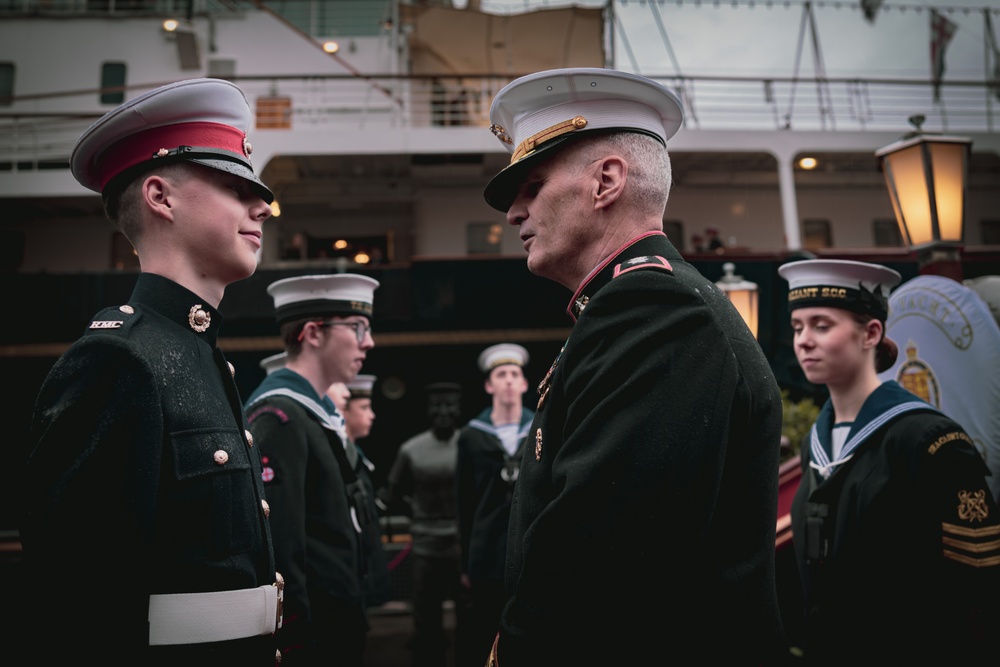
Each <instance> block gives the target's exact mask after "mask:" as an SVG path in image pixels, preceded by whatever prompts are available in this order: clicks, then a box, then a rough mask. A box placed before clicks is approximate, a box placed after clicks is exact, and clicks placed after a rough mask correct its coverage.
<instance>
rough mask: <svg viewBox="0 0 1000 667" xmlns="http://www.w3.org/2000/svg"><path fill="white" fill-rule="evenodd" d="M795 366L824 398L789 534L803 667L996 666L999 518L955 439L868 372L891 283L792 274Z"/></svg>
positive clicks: (806, 442)
mask: <svg viewBox="0 0 1000 667" xmlns="http://www.w3.org/2000/svg"><path fill="white" fill-rule="evenodd" d="M778 273H779V274H780V275H781V276H782V277H783V278H785V279H786V280H788V283H789V304H788V305H789V310H790V312H791V321H792V330H793V332H794V343H793V344H794V346H795V355H796V357H797V358H798V360H799V364H800V366H802V369H803V372H804V373H805V375H806V378H807V379H808V380H809V381H810V382H814V383H817V384H825V385H826V386H827V388H828V389H829V391H830V398H829V399H828V400H827V401H826V403H825V404H824V405H823V408H822V410H821V411H820V415H819V417H818V419H817V421H816V423H815V424H814V425H813V428H812V430H811V432H810V433H809V434H808V435H807V436H806V437H805V438H804V439H803V442H802V448H801V455H802V480H801V482H800V485H799V488H798V491H797V492H796V495H795V499H794V501H793V505H792V534H793V542H794V545H795V555H796V560H797V561H798V565H799V571H800V574H801V578H802V585H803V591H804V598H805V647H804V649H805V657H806V661H807V662H808V663H810V664H818V665H843V664H848V663H863V664H890V663H891V664H918V663H919V664H923V663H927V664H954V665H969V664H984V663H983V662H982V661H983V660H988V661H989V663H995V662H996V660H997V657H996V655H997V654H996V632H997V628H998V627H1000V612H998V605H997V600H998V599H1000V589H998V582H1000V579H998V577H1000V516H998V512H997V507H996V503H995V501H994V499H993V497H992V495H991V493H990V491H989V488H988V487H987V485H986V479H985V477H986V475H987V474H988V471H987V468H986V465H985V463H984V462H983V460H982V457H981V456H980V454H979V452H978V451H977V450H976V448H975V446H974V445H973V443H972V440H971V438H969V436H968V435H967V434H966V432H965V431H964V430H963V429H962V427H961V426H960V425H959V424H957V423H956V422H954V421H953V420H952V419H950V418H948V417H946V416H945V415H943V414H942V413H940V412H939V411H937V410H936V409H935V408H933V407H932V406H931V405H930V404H928V403H926V402H924V401H923V400H920V399H919V398H917V397H916V396H915V395H913V394H911V393H909V392H908V391H906V390H904V389H903V388H902V387H901V386H900V385H899V384H897V383H896V382H895V381H893V380H889V381H886V382H882V381H881V380H880V379H879V377H878V375H877V373H878V372H881V371H883V370H885V369H887V368H889V367H891V366H892V365H893V363H895V360H896V357H897V354H898V349H897V347H896V344H895V343H894V342H893V341H891V340H890V339H888V338H885V321H886V318H887V316H888V307H889V304H888V296H889V291H890V290H891V288H892V287H894V286H895V285H897V284H898V283H899V279H900V276H899V274H898V273H897V272H895V271H893V270H892V269H889V268H886V267H884V266H881V265H877V264H867V263H863V262H853V261H847V260H808V261H803V262H792V263H789V264H785V265H783V266H781V267H780V268H779V269H778Z"/></svg>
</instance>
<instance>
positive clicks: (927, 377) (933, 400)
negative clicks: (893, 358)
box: [896, 340, 941, 409]
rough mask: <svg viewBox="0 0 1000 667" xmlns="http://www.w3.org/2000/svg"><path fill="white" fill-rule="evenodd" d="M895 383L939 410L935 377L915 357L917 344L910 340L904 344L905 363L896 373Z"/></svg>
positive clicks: (939, 404) (939, 401)
mask: <svg viewBox="0 0 1000 667" xmlns="http://www.w3.org/2000/svg"><path fill="white" fill-rule="evenodd" d="M896 382H898V383H899V384H900V386H901V387H903V389H906V390H907V391H908V392H910V393H911V394H915V395H917V396H919V397H920V398H922V399H924V400H925V401H927V402H928V403H930V404H931V405H933V406H934V407H935V408H938V409H940V408H941V389H940V387H939V386H938V381H937V377H935V375H934V371H933V370H932V369H931V367H930V366H928V365H927V363H926V362H924V361H923V360H922V359H920V358H918V357H917V344H916V343H915V342H913V341H912V340H911V341H909V342H908V343H907V344H906V361H905V362H903V363H902V364H901V365H900V367H899V371H897V372H896Z"/></svg>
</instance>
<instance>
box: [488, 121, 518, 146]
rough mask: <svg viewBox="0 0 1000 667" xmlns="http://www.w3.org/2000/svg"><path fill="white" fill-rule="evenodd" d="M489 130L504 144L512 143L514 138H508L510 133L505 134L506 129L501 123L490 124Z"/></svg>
mask: <svg viewBox="0 0 1000 667" xmlns="http://www.w3.org/2000/svg"><path fill="white" fill-rule="evenodd" d="M490 132H492V133H493V134H494V136H496V138H497V139H499V140H500V141H502V142H504V143H505V144H513V143H514V140H513V139H511V138H510V135H509V134H507V130H505V129H504V128H503V126H502V125H496V124H494V125H490Z"/></svg>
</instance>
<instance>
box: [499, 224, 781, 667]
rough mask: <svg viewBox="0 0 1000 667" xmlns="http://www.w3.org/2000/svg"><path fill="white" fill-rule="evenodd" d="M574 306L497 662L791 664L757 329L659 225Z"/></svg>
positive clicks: (774, 420) (769, 395) (535, 448)
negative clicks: (786, 658) (780, 598)
mask: <svg viewBox="0 0 1000 667" xmlns="http://www.w3.org/2000/svg"><path fill="white" fill-rule="evenodd" d="M571 314H572V315H573V316H574V317H575V318H576V320H577V321H576V324H575V326H574V328H573V331H572V332H571V334H570V336H569V338H568V339H567V341H566V343H565V346H564V348H563V350H562V352H561V354H560V356H559V357H558V359H557V360H556V361H555V363H554V365H553V366H554V367H553V369H552V372H551V376H550V377H549V380H548V383H547V384H548V388H547V390H546V389H544V388H543V389H542V394H543V395H542V396H541V397H540V401H539V404H538V407H537V411H536V413H535V420H534V423H533V424H532V425H531V432H530V433H529V434H528V442H527V443H526V447H525V451H524V457H523V460H522V463H521V472H520V477H519V478H518V481H517V485H516V487H515V491H514V501H513V506H512V507H511V519H510V534H509V540H508V544H507V564H506V567H507V576H506V588H507V595H508V601H507V605H506V607H505V608H504V612H503V616H502V619H501V627H500V640H499V646H498V648H499V663H500V665H507V666H514V667H526V666H529V665H557V664H558V665H610V664H616V665H637V664H646V663H647V662H649V661H652V662H663V661H665V660H666V661H669V659H668V658H667V657H665V656H677V657H678V659H679V660H681V661H682V662H684V663H685V664H708V665H730V666H731V665H762V664H768V663H770V662H772V661H776V660H780V659H781V656H783V655H787V652H786V651H785V650H784V647H783V642H784V638H783V629H782V624H781V619H780V614H779V608H778V603H777V593H776V590H775V570H774V545H775V526H776V520H777V500H778V463H779V449H780V437H781V409H782V408H781V395H780V391H779V389H778V385H777V383H776V381H775V378H774V375H773V373H772V372H771V368H770V366H769V364H768V362H767V359H766V358H765V357H764V354H763V353H762V351H761V349H760V346H759V345H758V343H757V341H756V340H755V339H754V337H753V335H752V334H751V332H750V330H749V329H748V328H747V326H746V324H745V323H744V322H743V320H742V318H741V317H740V315H739V313H738V312H737V311H736V309H735V308H734V307H733V305H732V303H731V302H730V301H729V300H728V299H727V298H726V296H725V295H724V294H723V293H722V292H721V291H720V290H719V289H718V288H717V287H716V286H715V285H714V284H713V283H712V282H711V281H709V280H707V279H706V278H705V277H703V276H702V275H701V274H699V273H698V271H697V270H695V269H694V267H692V266H691V265H690V264H688V263H687V262H685V261H684V260H683V259H682V258H681V256H680V254H679V253H678V252H677V250H676V249H675V248H674V247H673V245H672V244H671V243H670V242H669V241H668V240H667V238H666V236H664V235H663V234H662V233H649V234H646V235H643V236H640V237H639V238H637V239H636V240H635V241H633V242H632V243H630V244H628V245H626V246H625V247H623V248H621V249H620V250H618V251H617V252H616V253H615V254H614V255H613V256H612V257H610V258H609V259H608V260H607V261H606V262H605V263H604V264H602V265H601V266H600V267H598V269H596V270H595V272H594V273H593V274H592V275H591V277H590V278H589V279H588V280H586V281H585V282H584V284H583V285H582V286H581V287H580V288H579V290H578V292H577V293H576V294H575V295H574V299H573V302H572V303H571ZM544 384H546V383H545V382H544V381H543V385H544ZM650 656H652V657H650ZM657 656H659V657H657Z"/></svg>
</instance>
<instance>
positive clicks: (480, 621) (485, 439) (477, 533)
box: [455, 343, 535, 665]
mask: <svg viewBox="0 0 1000 667" xmlns="http://www.w3.org/2000/svg"><path fill="white" fill-rule="evenodd" d="M527 363H528V351H527V350H526V349H524V348H523V347H521V346H520V345H515V344H513V343H500V344H499V345H491V346H490V347H488V348H486V349H485V350H483V351H482V353H480V355H479V370H481V371H482V372H483V373H484V374H485V376H486V380H485V382H484V383H483V384H484V389H485V390H486V393H487V394H489V395H490V396H491V397H492V399H493V400H492V402H491V404H490V406H489V407H487V408H485V409H484V410H483V411H482V412H480V413H479V414H478V415H477V416H476V418H475V419H473V420H471V421H470V422H469V423H468V424H466V425H465V427H464V428H463V429H462V431H461V434H460V435H459V437H458V467H457V470H456V474H455V484H456V486H455V505H456V508H457V512H458V532H459V539H460V540H461V544H462V586H463V587H464V588H465V589H466V590H467V591H468V597H469V598H470V608H469V612H468V613H469V620H468V622H467V623H466V626H465V627H466V628H467V629H468V632H465V633H463V634H462V636H459V637H458V638H457V640H458V655H459V660H458V664H463V665H482V664H483V663H484V662H485V660H486V657H487V656H488V655H489V653H490V646H491V645H492V644H493V638H494V637H495V636H496V632H497V626H498V625H499V623H500V611H501V610H502V609H503V605H504V602H505V601H506V599H507V598H506V596H505V595H504V591H503V574H504V567H503V566H504V559H505V558H506V555H507V526H508V520H509V518H510V501H511V498H512V497H513V493H514V482H516V481H517V473H518V469H519V468H520V465H521V454H522V450H523V448H524V443H525V440H526V438H527V436H528V427H529V426H530V425H531V420H532V418H533V417H534V416H535V413H534V412H533V411H532V410H529V409H528V408H525V407H524V394H525V392H527V391H528V381H527V380H526V379H525V378H524V366H525V365H526V364H527Z"/></svg>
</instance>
